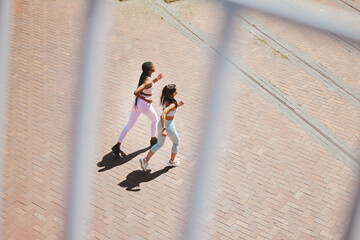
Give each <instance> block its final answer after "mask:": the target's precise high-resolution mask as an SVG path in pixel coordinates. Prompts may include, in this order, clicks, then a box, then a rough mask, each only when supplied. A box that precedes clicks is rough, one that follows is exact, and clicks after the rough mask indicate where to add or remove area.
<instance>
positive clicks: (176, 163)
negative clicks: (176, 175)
mask: <svg viewBox="0 0 360 240" xmlns="http://www.w3.org/2000/svg"><path fill="white" fill-rule="evenodd" d="M167 165H168V166H172V167H177V166H179V165H180V161H179V160H178V159H177V158H175V160H174V161H172V160H171V159H170V160H169V161H168V162H167Z"/></svg>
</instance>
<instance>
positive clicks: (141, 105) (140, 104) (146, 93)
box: [111, 62, 162, 156]
mask: <svg viewBox="0 0 360 240" xmlns="http://www.w3.org/2000/svg"><path fill="white" fill-rule="evenodd" d="M142 71H143V72H142V74H141V76H140V79H139V83H138V88H137V89H136V90H135V92H134V95H135V96H136V99H135V102H134V105H133V106H132V109H131V113H130V118H129V122H128V123H127V125H126V126H125V127H124V129H123V130H122V132H121V134H120V137H119V140H118V142H117V143H116V144H115V145H114V146H113V147H112V148H111V150H112V152H113V153H114V154H115V155H116V156H119V155H120V146H121V143H122V141H123V140H124V138H125V136H126V134H127V133H128V132H129V130H130V129H131V128H132V127H133V126H134V124H135V122H136V120H137V119H138V117H139V116H140V113H143V114H145V115H146V116H147V117H148V118H149V119H150V120H151V140H150V145H151V146H153V145H154V144H156V143H157V138H156V136H155V134H156V129H157V126H156V124H157V121H158V117H157V115H156V112H155V110H154V108H153V106H152V104H151V103H152V99H151V96H152V91H153V89H154V83H156V82H157V81H159V80H160V79H161V78H162V74H159V75H158V77H157V78H155V79H154V80H151V78H150V77H151V74H152V73H153V72H155V67H154V64H152V63H151V62H145V63H143V65H142Z"/></svg>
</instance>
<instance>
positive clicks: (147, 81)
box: [134, 78, 152, 103]
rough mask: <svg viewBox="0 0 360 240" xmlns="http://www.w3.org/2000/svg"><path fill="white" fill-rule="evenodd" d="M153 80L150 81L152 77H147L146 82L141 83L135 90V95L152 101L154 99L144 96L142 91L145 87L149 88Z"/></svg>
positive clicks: (149, 101)
mask: <svg viewBox="0 0 360 240" xmlns="http://www.w3.org/2000/svg"><path fill="white" fill-rule="evenodd" d="M151 84H152V83H151V81H150V78H146V79H145V81H144V83H143V84H141V85H140V86H139V87H138V88H137V89H136V90H135V91H134V95H135V96H136V97H137V98H140V99H142V100H144V101H146V102H148V103H151V102H152V100H151V99H146V98H144V97H143V96H142V95H141V94H140V93H141V91H142V90H144V89H145V88H148V87H150V86H151Z"/></svg>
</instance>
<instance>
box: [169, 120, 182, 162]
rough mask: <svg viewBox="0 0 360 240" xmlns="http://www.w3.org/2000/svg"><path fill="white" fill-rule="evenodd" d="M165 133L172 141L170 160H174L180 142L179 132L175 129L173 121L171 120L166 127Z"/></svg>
mask: <svg viewBox="0 0 360 240" xmlns="http://www.w3.org/2000/svg"><path fill="white" fill-rule="evenodd" d="M166 132H167V135H168V136H169V138H170V140H171V141H172V142H173V145H172V148H171V161H174V160H175V157H176V154H177V152H178V148H179V144H180V138H179V134H178V133H177V131H176V127H175V124H174V122H172V123H171V124H170V125H169V126H168V127H167V128H166Z"/></svg>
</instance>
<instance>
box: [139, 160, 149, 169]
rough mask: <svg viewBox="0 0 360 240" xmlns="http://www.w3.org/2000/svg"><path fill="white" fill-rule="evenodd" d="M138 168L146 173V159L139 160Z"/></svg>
mask: <svg viewBox="0 0 360 240" xmlns="http://www.w3.org/2000/svg"><path fill="white" fill-rule="evenodd" d="M139 161H140V166H141V168H142V170H144V171H146V168H147V167H148V162H147V160H146V158H140V160H139Z"/></svg>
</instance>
